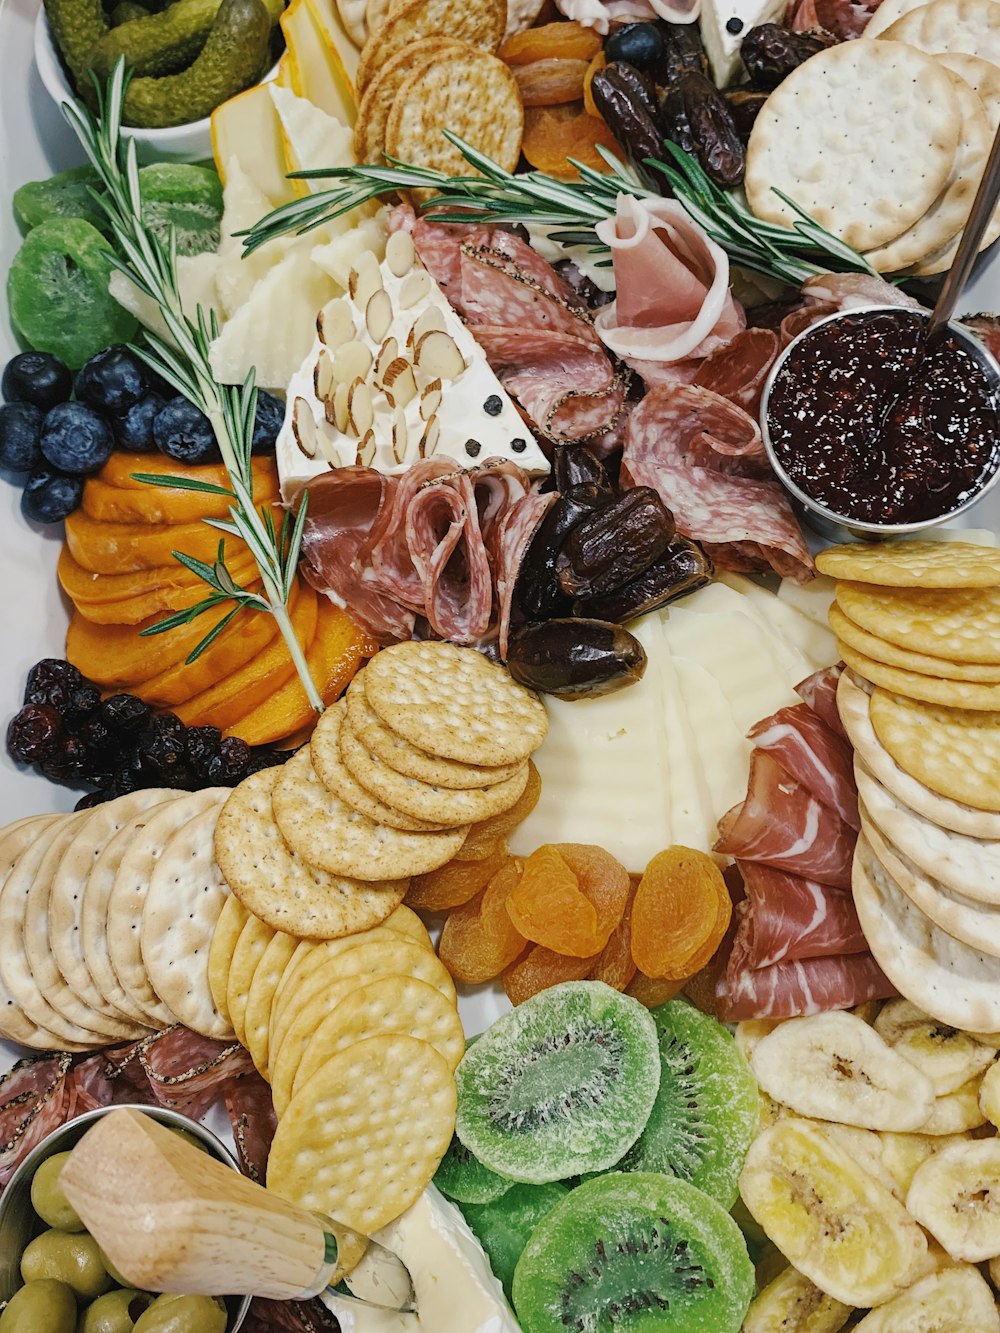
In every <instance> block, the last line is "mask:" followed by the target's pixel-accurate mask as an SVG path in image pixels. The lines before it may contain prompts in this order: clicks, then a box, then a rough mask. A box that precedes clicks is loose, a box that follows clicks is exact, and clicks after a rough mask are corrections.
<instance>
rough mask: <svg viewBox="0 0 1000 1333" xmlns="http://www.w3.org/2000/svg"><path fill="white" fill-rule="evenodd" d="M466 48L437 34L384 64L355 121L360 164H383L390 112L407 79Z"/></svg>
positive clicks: (370, 86)
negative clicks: (449, 53) (434, 60)
mask: <svg viewBox="0 0 1000 1333" xmlns="http://www.w3.org/2000/svg"><path fill="white" fill-rule="evenodd" d="M452 49H454V50H459V51H462V50H464V49H465V46H464V43H462V42H453V41H450V40H449V39H448V38H447V37H444V36H439V35H435V36H433V37H423V38H421V40H420V41H419V42H409V43H408V44H407V45H406V46H404V47H403V49H402V50H401V51H397V52H396V54H395V55H394V56H393V57H392V59H391V60H387V61H386V62H385V64H384V65H380V66H379V67H378V69H377V70H376V72H375V74H374V76H373V78H372V81H371V83H369V85H368V87H367V88H366V89H365V95H364V97H362V99H361V104H360V106H359V107H358V118H357V120H356V121H355V122H354V156H355V157H356V158H357V160H358V161H359V162H381V161H382V154H383V153H384V152H385V127H386V123H387V121H388V119H389V112H390V111H391V110H392V104H393V102H394V101H395V100H396V94H397V93H398V92H399V90H400V88H401V87H402V85H403V83H404V82H405V80H406V79H407V78H408V77H409V76H410V75H411V74H412V73H413V71H414V70H415V69H417V68H419V66H421V65H423V64H424V63H425V62H426V61H428V60H430V59H431V58H432V57H434V56H436V55H440V54H441V53H442V52H444V51H448V50H452Z"/></svg>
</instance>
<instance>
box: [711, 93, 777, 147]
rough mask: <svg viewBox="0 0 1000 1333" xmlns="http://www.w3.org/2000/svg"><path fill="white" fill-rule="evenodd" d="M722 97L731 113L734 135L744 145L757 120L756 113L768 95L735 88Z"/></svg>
mask: <svg viewBox="0 0 1000 1333" xmlns="http://www.w3.org/2000/svg"><path fill="white" fill-rule="evenodd" d="M722 95H723V97H724V98H725V99H726V105H727V106H728V107H729V110H730V112H731V113H732V117H733V124H734V125H735V126H736V133H737V134H738V135H739V136H740V140H741V141H742V143H743V144H744V145H745V144H746V143H747V142H748V141H749V139H750V131H751V130H752V129H753V123H754V121H755V120H756V119H757V113H758V112H759V111H760V109H761V107H762V106H763V105H764V103H765V102H766V101H767V96H768V95H767V93H764V92H758V91H756V90H755V89H753V88H735V89H733V91H732V92H728V93H723V94H722Z"/></svg>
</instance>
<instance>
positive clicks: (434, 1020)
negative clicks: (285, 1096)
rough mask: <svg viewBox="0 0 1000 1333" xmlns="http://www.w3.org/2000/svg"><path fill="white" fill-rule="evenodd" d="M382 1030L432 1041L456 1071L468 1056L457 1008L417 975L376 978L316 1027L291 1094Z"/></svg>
mask: <svg viewBox="0 0 1000 1333" xmlns="http://www.w3.org/2000/svg"><path fill="white" fill-rule="evenodd" d="M383 1032H400V1033H403V1034H405V1035H406V1036H408V1037H416V1038H418V1039H419V1040H420V1041H426V1042H430V1044H431V1045H432V1046H433V1047H434V1049H435V1050H436V1051H438V1052H439V1053H440V1054H441V1055H442V1056H443V1057H444V1059H445V1060H446V1061H447V1062H448V1068H449V1069H451V1070H452V1071H453V1072H454V1070H455V1069H456V1068H457V1067H458V1062H459V1061H460V1060H461V1058H462V1056H463V1055H464V1054H465V1033H464V1032H463V1031H462V1022H461V1019H460V1018H459V1016H458V1010H457V1009H456V1008H455V1005H454V1004H452V1003H450V1002H449V1001H448V1000H447V999H446V998H445V996H443V995H442V994H441V992H440V991H439V990H438V989H437V988H436V987H434V986H430V985H428V983H427V982H426V981H420V980H418V979H417V978H416V977H400V976H385V977H378V978H376V979H375V980H374V981H370V982H368V983H367V984H366V985H364V986H359V987H357V989H355V990H352V991H351V992H350V994H348V995H346V996H345V997H344V999H343V1000H341V1002H340V1003H339V1004H338V1005H337V1007H336V1008H335V1009H334V1011H333V1013H331V1014H329V1015H328V1016H327V1017H326V1018H324V1020H323V1021H322V1023H320V1025H319V1027H318V1028H317V1029H316V1031H315V1033H314V1034H313V1036H312V1038H311V1039H310V1041H309V1042H308V1044H307V1045H306V1047H305V1050H304V1051H303V1052H302V1059H301V1061H300V1062H299V1067H298V1069H297V1070H296V1072H295V1079H294V1082H293V1084H292V1095H293V1096H294V1094H295V1093H296V1092H298V1091H300V1090H301V1088H302V1087H303V1085H304V1084H305V1083H306V1082H308V1080H309V1079H310V1078H311V1077H312V1076H313V1074H315V1073H316V1071H317V1070H318V1069H319V1068H320V1067H321V1066H322V1065H324V1064H326V1062H327V1060H329V1059H330V1058H331V1057H332V1056H334V1055H336V1054H338V1052H340V1051H344V1050H346V1049H347V1048H348V1047H349V1046H353V1045H354V1044H355V1043H356V1042H359V1041H366V1040H367V1039H368V1038H369V1037H377V1036H379V1035H380V1034H381V1033H383Z"/></svg>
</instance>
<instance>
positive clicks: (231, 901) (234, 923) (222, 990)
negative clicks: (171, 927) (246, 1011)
mask: <svg viewBox="0 0 1000 1333" xmlns="http://www.w3.org/2000/svg"><path fill="white" fill-rule="evenodd" d="M249 919H250V913H249V912H248V911H247V909H246V908H245V907H244V906H243V904H242V903H241V902H240V900H239V898H234V897H233V896H232V895H231V894H230V895H229V897H227V898H226V900H225V902H224V903H223V904H222V911H221V912H220V913H219V919H218V921H217V922H216V924H215V930H214V931H213V933H212V943H211V945H210V946H209V950H208V988H209V990H210V991H211V992H212V1003H213V1004H214V1005H215V1007H216V1009H217V1010H218V1011H219V1013H220V1014H221V1015H222V1016H223V1018H225V1020H226V1022H227V1023H228V1024H229V1026H230V1027H232V1018H231V1016H230V1013H229V996H228V993H227V992H228V988H229V969H230V968H231V967H232V964H233V954H234V952H235V951H236V945H237V943H238V942H239V938H240V935H241V934H242V933H243V927H244V926H245V925H246V923H247V921H248V920H249Z"/></svg>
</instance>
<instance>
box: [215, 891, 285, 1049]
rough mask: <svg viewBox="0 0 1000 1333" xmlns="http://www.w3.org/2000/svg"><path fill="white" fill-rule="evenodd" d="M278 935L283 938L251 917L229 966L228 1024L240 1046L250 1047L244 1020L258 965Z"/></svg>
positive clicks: (247, 921) (246, 923)
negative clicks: (230, 1025) (231, 1027)
mask: <svg viewBox="0 0 1000 1333" xmlns="http://www.w3.org/2000/svg"><path fill="white" fill-rule="evenodd" d="M275 934H280V932H276V931H274V930H272V929H271V927H270V926H269V925H267V923H266V922H264V921H261V920H260V918H259V917H256V916H248V917H247V919H246V922H245V924H244V926H243V929H242V930H241V931H240V937H239V939H238V940H237V941H236V947H235V949H234V950H233V956H232V959H231V961H230V964H229V975H228V976H227V978H226V1007H227V1008H228V1010H229V1021H230V1023H232V1025H233V1031H234V1032H235V1033H236V1040H237V1041H238V1042H239V1043H240V1045H241V1046H245V1045H246V1044H247V1043H246V1027H245V1025H244V1021H243V1020H244V1017H245V1016H246V1009H247V1000H248V999H249V997H250V987H251V985H252V984H253V978H254V973H255V972H256V971H257V964H258V963H259V962H260V960H261V959H262V958H263V957H264V953H265V950H266V949H267V946H268V945H269V944H270V943H271V941H272V940H273V939H274V937H275Z"/></svg>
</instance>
